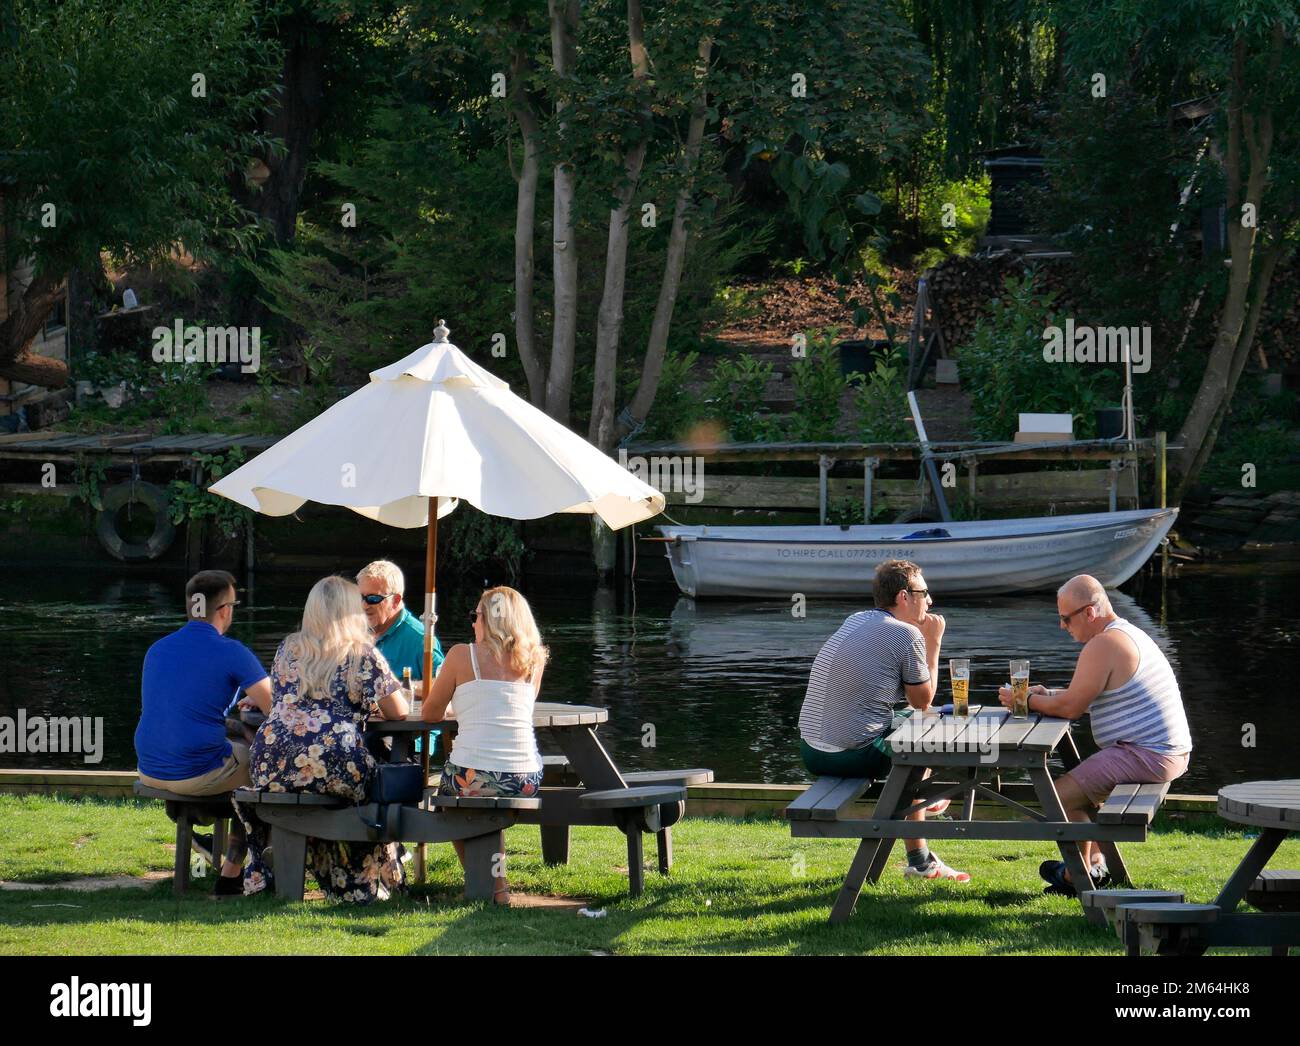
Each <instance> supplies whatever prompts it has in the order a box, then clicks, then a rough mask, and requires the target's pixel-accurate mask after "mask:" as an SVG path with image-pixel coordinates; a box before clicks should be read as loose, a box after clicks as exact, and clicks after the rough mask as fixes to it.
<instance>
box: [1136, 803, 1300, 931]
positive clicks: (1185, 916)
mask: <svg viewBox="0 0 1300 1046" xmlns="http://www.w3.org/2000/svg"><path fill="white" fill-rule="evenodd" d="M1219 816H1220V817H1222V818H1223V819H1224V820H1225V821H1230V822H1232V823H1234V824H1241V825H1247V826H1249V827H1252V828H1258V829H1259V830H1260V831H1259V837H1258V838H1257V839H1256V840H1255V842H1254V843H1253V844H1251V847H1250V849H1249V850H1248V851H1247V852H1246V856H1245V857H1243V858H1242V860H1241V863H1240V864H1239V865H1237V867H1236V869H1235V870H1234V871H1233V873H1232V874H1231V875H1230V876H1229V877H1228V881H1227V882H1226V883H1225V884H1224V886H1223V889H1222V890H1220V891H1219V895H1218V897H1216V898H1215V899H1214V901H1213V902H1212V903H1210V904H1187V903H1169V902H1164V903H1162V902H1160V901H1158V900H1153V901H1142V900H1137V901H1134V902H1132V903H1126V902H1125V901H1124V899H1122V898H1121V899H1119V902H1118V903H1117V904H1116V906H1115V913H1116V923H1115V926H1116V931H1117V932H1118V933H1119V935H1120V936H1121V938H1122V939H1123V940H1124V942H1125V945H1126V947H1127V950H1128V953H1129V954H1130V955H1141V954H1142V952H1143V951H1150V952H1155V953H1157V954H1161V955H1201V954H1204V952H1205V950H1206V949H1207V948H1213V947H1229V948H1233V947H1236V948H1245V947H1256V948H1258V947H1268V948H1271V949H1272V952H1273V954H1274V955H1286V954H1288V951H1289V950H1290V949H1291V948H1295V947H1300V870H1295V869H1292V870H1282V869H1277V870H1273V871H1265V870H1264V866H1265V865H1266V864H1268V862H1269V859H1270V858H1271V857H1272V856H1273V855H1274V854H1275V853H1276V852H1277V848H1278V847H1279V846H1281V845H1282V841H1283V840H1284V839H1285V838H1286V837H1287V836H1288V835H1289V834H1290V833H1292V832H1300V780H1291V781H1251V782H1246V783H1242V784H1234V785H1227V786H1226V787H1224V788H1221V789H1219ZM1243 900H1246V901H1248V902H1249V903H1250V904H1252V905H1254V906H1255V907H1256V908H1259V909H1260V910H1259V911H1257V912H1238V911H1237V907H1238V906H1239V905H1240V904H1241V902H1242V901H1243Z"/></svg>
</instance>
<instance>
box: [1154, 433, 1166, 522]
mask: <svg viewBox="0 0 1300 1046" xmlns="http://www.w3.org/2000/svg"><path fill="white" fill-rule="evenodd" d="M1167 445H1168V438H1167V437H1166V436H1165V434H1164V433H1163V432H1157V433H1156V487H1157V489H1158V490H1159V491H1160V507H1161V508H1164V507H1165V497H1166V492H1165V482H1166V473H1165V450H1166V447H1167Z"/></svg>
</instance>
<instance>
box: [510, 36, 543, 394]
mask: <svg viewBox="0 0 1300 1046" xmlns="http://www.w3.org/2000/svg"><path fill="white" fill-rule="evenodd" d="M527 68H528V55H527V53H526V52H525V51H523V50H519V51H516V52H515V55H514V59H513V61H512V63H511V75H510V97H511V102H510V111H511V114H512V115H513V116H514V118H515V122H516V123H518V124H519V134H520V136H521V137H522V139H523V144H524V159H523V165H522V166H521V167H520V171H519V189H518V194H517V196H516V200H515V344H516V345H517V346H518V348H519V361H520V363H522V364H523V368H524V376H525V378H527V380H528V399H529V401H530V402H531V403H532V404H533V406H534V407H543V406H544V405H545V403H546V372H545V368H544V367H543V365H542V361H541V360H540V359H539V358H538V355H537V342H536V319H535V317H534V314H533V287H534V283H535V278H534V270H533V231H534V229H535V227H536V223H537V179H538V174H539V171H540V168H541V163H540V159H539V156H538V152H539V149H540V138H541V128H540V127H539V125H538V120H537V113H536V112H534V111H533V107H532V105H531V104H530V103H529V101H528V93H527V90H526V89H525V86H524V82H525V81H524V77H525V74H526V71H527Z"/></svg>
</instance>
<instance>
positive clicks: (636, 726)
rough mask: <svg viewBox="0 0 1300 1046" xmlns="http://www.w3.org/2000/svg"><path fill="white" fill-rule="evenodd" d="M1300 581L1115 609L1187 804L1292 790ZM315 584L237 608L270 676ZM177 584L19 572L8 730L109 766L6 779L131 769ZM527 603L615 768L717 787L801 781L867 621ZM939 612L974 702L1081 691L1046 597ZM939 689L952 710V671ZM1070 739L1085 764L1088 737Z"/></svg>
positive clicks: (815, 613) (1248, 578)
mask: <svg viewBox="0 0 1300 1046" xmlns="http://www.w3.org/2000/svg"><path fill="white" fill-rule="evenodd" d="M411 566H414V564H411ZM322 572H324V570H322ZM1297 576H1298V575H1297V568H1296V567H1295V565H1292V566H1290V567H1285V568H1284V567H1275V566H1272V565H1268V564H1261V565H1259V566H1256V567H1252V568H1250V569H1249V570H1240V571H1238V572H1228V571H1223V572H1217V573H1192V574H1186V575H1183V576H1179V577H1176V578H1172V579H1170V580H1169V581H1168V582H1167V583H1166V585H1165V586H1164V592H1163V593H1162V591H1161V585H1160V583H1159V580H1158V579H1156V578H1153V577H1152V576H1151V575H1147V576H1146V577H1145V580H1144V581H1143V582H1142V583H1141V584H1139V585H1136V586H1135V585H1132V584H1130V585H1129V586H1126V591H1124V592H1120V593H1117V594H1116V596H1115V602H1116V607H1117V610H1118V611H1119V613H1120V614H1121V615H1122V616H1125V617H1128V618H1129V619H1130V620H1131V621H1133V622H1134V623H1135V624H1137V625H1138V626H1139V627H1141V628H1143V629H1145V630H1146V631H1148V633H1149V634H1151V635H1152V637H1153V638H1155V640H1156V641H1157V642H1158V643H1159V644H1160V646H1161V647H1162V648H1163V649H1164V650H1165V652H1166V653H1167V655H1168V656H1169V658H1170V660H1171V662H1172V663H1173V665H1174V668H1175V671H1176V672H1177V675H1178V679H1179V682H1180V684H1181V686H1182V691H1183V697H1184V701H1185V703H1186V705H1187V711H1188V717H1189V719H1190V722H1191V729H1192V737H1193V741H1194V744H1195V746H1196V750H1195V752H1194V753H1193V756H1192V761H1191V768H1190V769H1189V771H1188V773H1187V774H1186V775H1185V776H1184V777H1183V778H1182V779H1181V780H1180V781H1179V783H1178V785H1177V786H1176V790H1179V791H1188V792H1198V793H1213V792H1215V791H1216V790H1217V789H1218V788H1220V787H1221V786H1223V785H1225V784H1228V783H1231V782H1233V781H1240V780H1252V779H1260V778H1278V777H1295V776H1300V754H1297V748H1298V745H1297V742H1298V741H1300V732H1297V730H1296V727H1295V721H1294V720H1293V719H1292V718H1291V706H1292V705H1293V704H1295V703H1296V700H1297V698H1296V685H1295V674H1296V672H1297V667H1300V666H1298V665H1297V654H1298V653H1300V628H1298V627H1297V626H1296V624H1295V617H1294V615H1295V612H1296V602H1295V599H1294V597H1293V593H1294V592H1295V590H1296V581H1297ZM311 580H312V579H310V578H306V577H299V576H288V577H276V578H272V577H265V576H259V579H258V582H257V584H256V586H255V587H254V588H253V589H252V590H251V591H244V590H241V593H240V598H241V600H242V604H241V606H240V607H239V608H238V609H237V610H236V618H235V624H234V627H233V629H232V632H231V634H232V635H234V636H235V637H237V638H239V639H240V640H242V641H243V642H245V643H247V644H248V645H249V646H250V647H252V649H253V650H254V651H255V652H256V653H257V654H258V655H259V656H260V657H261V658H262V660H263V663H264V664H268V665H269V663H270V660H271V658H272V656H273V655H274V652H275V648H276V645H277V644H278V643H279V641H280V639H281V638H282V637H283V636H284V635H285V633H286V632H289V631H291V630H293V629H294V628H295V627H296V626H297V623H298V619H299V617H300V615H301V610H302V601H303V599H304V598H305V597H306V593H307V590H308V588H309V587H310V584H311ZM183 585H184V578H183V576H180V575H177V574H175V573H172V574H166V575H164V574H159V575H152V576H151V575H147V574H141V573H139V572H137V571H124V570H108V571H104V572H101V573H96V572H93V571H82V570H78V571H64V572H60V571H57V570H53V569H48V568H45V569H40V570H36V569H31V570H23V569H18V570H14V569H10V570H9V571H8V572H7V573H6V574H5V576H4V578H3V580H0V653H2V654H3V666H4V669H3V672H2V673H0V715H3V716H16V714H17V710H18V709H19V708H23V709H26V713H27V715H28V716H33V715H73V714H76V715H83V716H86V715H88V716H102V717H103V719H104V731H105V735H104V737H105V739H104V753H103V761H102V762H101V763H99V764H94V765H88V764H86V763H85V762H84V761H83V760H82V758H81V757H80V756H78V755H49V754H41V753H23V754H15V753H3V754H0V767H25V768H36V767H50V768H60V769H87V770H93V769H114V770H124V769H131V768H134V766H135V761H134V753H133V749H132V736H133V734H134V731H135V725H136V721H137V718H138V715H139V703H140V697H139V695H140V663H141V660H142V658H143V657H144V653H145V650H146V649H147V648H148V646H149V644H150V643H152V642H153V641H154V640H156V639H158V638H159V637H160V636H162V635H164V634H166V633H167V632H169V631H171V630H172V629H174V628H176V627H179V625H180V624H181V622H182V620H183V618H182V602H183ZM520 587H521V588H523V589H525V591H526V594H527V595H528V597H529V600H530V602H531V603H532V604H533V607H534V611H535V613H536V615H537V618H538V622H539V624H540V626H541V628H542V632H543V638H544V640H545V641H546V642H547V644H548V645H549V646H550V648H551V652H552V663H551V665H550V667H549V668H548V669H547V672H546V678H545V681H544V684H543V697H544V698H546V699H548V700H552V701H565V702H570V703H576V704H595V705H602V706H605V707H607V708H608V709H609V713H610V719H609V722H608V723H607V724H606V725H605V726H603V727H602V728H601V735H602V737H603V738H604V740H605V743H606V745H607V746H608V747H609V748H610V749H611V751H612V753H613V755H614V758H615V760H616V762H617V763H618V764H619V766H620V767H622V768H623V769H654V768H657V767H685V766H708V767H711V768H713V770H714V771H715V773H716V779H717V780H719V781H763V782H793V781H799V780H803V779H805V778H806V774H805V773H804V770H803V767H802V765H801V763H800V762H799V758H798V754H797V742H798V725H797V724H798V717H799V705H800V702H801V701H802V699H803V692H804V687H805V685H806V683H807V678H808V670H809V667H810V665H811V663H812V659H813V657H814V656H815V655H816V653H817V650H818V648H819V647H820V646H821V644H822V643H823V642H824V641H825V639H826V638H827V636H829V635H830V634H831V633H832V632H833V631H834V630H835V629H836V628H837V627H838V626H839V625H840V623H841V622H842V621H843V619H844V618H845V616H847V615H848V614H850V613H852V612H854V611H855V610H859V609H862V607H861V606H860V605H858V604H854V603H848V602H832V601H817V600H811V601H809V603H808V606H807V613H806V616H804V617H795V616H793V614H792V613H791V607H790V606H789V605H787V604H783V603H779V602H756V603H708V602H699V603H695V602H692V601H691V600H688V599H686V598H684V597H681V596H679V594H678V593H677V591H676V589H674V588H672V587H671V586H667V585H662V584H648V583H645V582H642V583H640V584H637V585H635V586H626V587H624V588H623V589H621V590H619V591H618V592H612V591H608V590H606V591H601V590H597V589H595V588H594V587H584V586H583V585H581V584H578V583H574V582H572V581H566V580H563V579H556V578H553V577H549V578H548V577H541V576H539V577H536V578H534V579H532V580H531V581H530V582H529V583H528V584H526V585H521V586H520ZM477 595H478V591H477V590H469V589H455V588H453V589H450V590H448V589H444V590H442V591H440V592H439V611H440V614H441V621H440V626H439V635H440V637H441V639H442V642H443V645H444V647H446V646H448V645H450V643H455V642H463V641H465V640H466V639H468V637H469V631H470V626H469V622H468V619H467V613H468V611H469V610H471V609H472V608H473V607H474V605H475V602H476V599H477ZM936 600H937V602H936V604H935V610H936V612H939V613H942V614H944V615H945V617H946V618H947V621H948V629H947V634H946V636H945V638H944V650H943V656H944V658H945V660H946V658H948V657H969V658H971V660H972V687H973V690H972V700H973V701H976V702H979V701H984V702H993V701H996V697H995V695H994V689H995V688H996V686H997V684H998V683H999V682H1000V681H1001V680H1003V679H1004V678H1005V676H1006V671H1007V659H1008V658H1010V657H1027V658H1029V659H1030V661H1031V662H1032V676H1033V679H1034V681H1035V682H1040V681H1041V682H1043V683H1046V684H1047V685H1058V686H1059V685H1064V684H1066V683H1067V682H1068V681H1069V677H1070V672H1071V670H1072V668H1073V665H1074V662H1075V659H1076V657H1077V654H1078V649H1079V648H1078V647H1077V646H1075V645H1074V643H1073V642H1072V641H1071V640H1070V638H1069V636H1068V635H1066V633H1065V632H1063V631H1062V630H1061V629H1060V628H1058V626H1057V621H1056V617H1055V602H1054V599H1053V597H1052V596H1051V595H1050V594H1046V593H1044V594H1041V595H1034V596H1024V597H1017V598H1014V599H984V600H964V601H960V602H957V601H953V602H945V601H944V600H943V597H942V593H936ZM412 603H413V605H416V606H418V605H419V599H418V597H417V598H415V599H413V600H412ZM943 681H944V690H943V694H944V697H945V699H946V698H947V697H948V692H947V673H946V670H945V671H944V673H943ZM1077 733H1078V735H1079V740H1080V742H1081V748H1082V749H1083V750H1084V751H1085V752H1087V751H1090V750H1091V744H1090V739H1089V736H1088V733H1087V730H1086V728H1083V729H1081V730H1079V731H1077Z"/></svg>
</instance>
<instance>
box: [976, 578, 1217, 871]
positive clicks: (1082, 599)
mask: <svg viewBox="0 0 1300 1046" xmlns="http://www.w3.org/2000/svg"><path fill="white" fill-rule="evenodd" d="M1056 610H1057V618H1058V619H1059V620H1060V623H1061V627H1062V628H1063V629H1065V630H1066V631H1068V632H1069V633H1070V638H1071V639H1073V640H1074V641H1075V642H1076V643H1082V644H1083V652H1082V653H1081V654H1080V655H1079V662H1078V664H1077V665H1075V668H1074V678H1073V679H1071V680H1070V685H1069V686H1067V687H1064V688H1063V689H1059V690H1049V689H1047V688H1046V687H1043V686H1031V687H1030V688H1029V707H1030V709H1031V710H1032V711H1034V712H1041V713H1042V714H1043V715H1051V716H1061V717H1062V718H1064V719H1078V718H1079V717H1080V716H1081V715H1083V714H1084V712H1088V713H1090V719H1091V722H1092V739H1093V740H1094V741H1095V742H1096V743H1097V747H1098V749H1099V751H1098V752H1096V753H1095V754H1094V755H1091V756H1089V757H1088V758H1087V759H1085V760H1084V761H1083V762H1081V763H1080V764H1079V765H1078V766H1076V767H1075V768H1074V769H1073V770H1071V771H1070V772H1069V773H1067V774H1065V775H1063V776H1062V777H1061V778H1060V779H1059V780H1058V781H1057V782H1056V791H1057V792H1058V793H1059V794H1060V797H1061V804H1062V805H1063V806H1064V807H1065V812H1066V814H1068V815H1069V818H1070V820H1071V821H1088V820H1091V816H1090V815H1091V811H1092V809H1093V808H1094V807H1097V806H1100V805H1101V804H1102V803H1103V802H1105V800H1106V797H1107V796H1108V795H1110V790H1111V789H1112V788H1114V787H1115V785H1117V784H1156V783H1160V782H1164V781H1172V780H1174V779H1175V778H1177V777H1181V776H1182V775H1183V774H1184V773H1185V772H1186V771H1187V763H1188V759H1189V758H1190V756H1191V752H1192V735H1191V733H1190V732H1189V731H1188V729H1187V714H1186V712H1185V711H1184V710H1183V698H1182V695H1181V694H1180V693H1179V691H1178V680H1176V679H1175V678H1174V670H1173V668H1172V667H1170V664H1169V659H1168V658H1166V657H1165V655H1164V653H1163V652H1162V651H1161V649H1160V648H1159V647H1158V646H1156V644H1155V643H1154V642H1153V641H1152V639H1151V637H1150V636H1148V635H1147V634H1146V633H1145V632H1143V631H1142V630H1141V629H1139V628H1136V627H1135V626H1133V625H1131V624H1130V623H1129V622H1127V621H1125V620H1124V619H1123V618H1121V617H1119V616H1118V615H1117V614H1116V613H1115V610H1114V608H1113V607H1112V606H1111V603H1110V599H1109V598H1108V597H1107V595H1106V589H1105V588H1103V587H1102V584H1101V582H1099V581H1098V580H1097V579H1096V578H1095V577H1090V576H1089V575H1087V574H1080V575H1079V576H1078V577H1073V578H1071V579H1070V580H1069V581H1067V582H1066V583H1065V584H1064V585H1062V586H1061V590H1060V591H1059V592H1057V594H1056ZM998 696H999V698H1000V699H1001V701H1002V703H1003V704H1004V705H1006V706H1007V707H1010V706H1011V688H1010V687H1007V686H1004V687H1002V689H1001V690H1000V691H999V692H998ZM1082 849H1083V857H1084V863H1085V865H1086V866H1087V867H1088V868H1089V869H1090V872H1091V874H1092V878H1093V889H1101V888H1103V887H1105V886H1106V885H1108V884H1109V881H1110V876H1109V874H1108V873H1107V871H1106V866H1105V859H1104V857H1103V856H1102V853H1101V850H1100V847H1098V846H1097V844H1096V843H1092V842H1085V843H1083V844H1082ZM1039 874H1040V875H1042V877H1043V878H1044V879H1046V880H1047V883H1048V886H1047V890H1046V891H1045V892H1049V893H1064V894H1070V895H1073V894H1074V892H1075V891H1074V884H1073V883H1071V882H1070V874H1069V872H1067V871H1066V869H1065V864H1064V862H1062V861H1044V862H1043V864H1042V867H1041V868H1040V869H1039Z"/></svg>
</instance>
